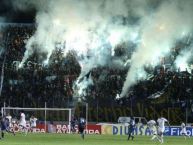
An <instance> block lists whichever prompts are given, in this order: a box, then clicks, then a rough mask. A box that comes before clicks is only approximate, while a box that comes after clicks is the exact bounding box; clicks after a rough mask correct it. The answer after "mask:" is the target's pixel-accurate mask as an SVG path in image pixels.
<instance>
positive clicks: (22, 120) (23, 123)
mask: <svg viewBox="0 0 193 145" xmlns="http://www.w3.org/2000/svg"><path fill="white" fill-rule="evenodd" d="M19 126H20V127H21V129H22V130H23V131H24V132H25V135H27V131H28V129H27V127H26V120H25V114H24V112H23V111H21V112H20V120H19Z"/></svg>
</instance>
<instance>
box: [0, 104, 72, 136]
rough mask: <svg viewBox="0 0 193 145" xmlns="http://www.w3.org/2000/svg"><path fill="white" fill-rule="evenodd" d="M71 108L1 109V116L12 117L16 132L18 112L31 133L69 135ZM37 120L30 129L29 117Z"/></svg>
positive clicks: (17, 129)
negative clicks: (34, 125) (34, 126)
mask: <svg viewBox="0 0 193 145" xmlns="http://www.w3.org/2000/svg"><path fill="white" fill-rule="evenodd" d="M73 110H74V109H72V108H46V107H45V108H19V107H5V106H4V107H2V108H1V112H2V114H3V115H5V116H6V115H11V116H12V128H13V129H14V130H15V131H16V132H17V131H21V130H19V124H18V123H19V119H20V112H21V111H22V112H24V114H25V116H26V124H27V128H29V129H28V130H29V131H31V132H45V133H46V132H49V133H70V132H71V129H70V128H71V126H70V124H71V117H72V113H73V112H72V111H73ZM32 115H33V116H34V117H35V118H37V126H36V128H35V129H33V130H31V129H30V118H31V116H32Z"/></svg>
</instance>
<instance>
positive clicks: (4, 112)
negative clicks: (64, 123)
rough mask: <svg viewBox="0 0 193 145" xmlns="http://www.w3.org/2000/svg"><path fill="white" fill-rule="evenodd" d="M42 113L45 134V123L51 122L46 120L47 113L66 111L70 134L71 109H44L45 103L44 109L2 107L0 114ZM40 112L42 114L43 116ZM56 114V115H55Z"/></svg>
mask: <svg viewBox="0 0 193 145" xmlns="http://www.w3.org/2000/svg"><path fill="white" fill-rule="evenodd" d="M14 110H15V111H17V112H18V111H21V110H22V111H43V112H44V120H42V121H44V129H45V132H46V129H47V128H46V127H47V125H48V123H47V121H51V120H47V119H48V116H49V113H50V112H51V111H52V113H53V111H67V112H68V114H67V115H66V116H68V129H69V131H68V133H71V129H70V128H71V117H72V111H73V109H72V108H47V107H46V103H45V107H44V108H22V107H6V106H5V105H4V107H2V108H1V113H2V115H6V114H7V113H10V112H13V111H14ZM43 112H42V114H43ZM55 114H56V113H55Z"/></svg>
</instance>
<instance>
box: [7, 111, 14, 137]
mask: <svg viewBox="0 0 193 145" xmlns="http://www.w3.org/2000/svg"><path fill="white" fill-rule="evenodd" d="M5 118H6V119H7V120H8V123H9V124H8V126H7V131H8V132H11V133H13V134H14V135H15V131H14V128H13V130H12V129H11V128H12V127H13V125H12V116H11V115H10V114H9V113H8V114H7V115H6V117H5Z"/></svg>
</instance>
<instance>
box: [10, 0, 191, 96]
mask: <svg viewBox="0 0 193 145" xmlns="http://www.w3.org/2000/svg"><path fill="white" fill-rule="evenodd" d="M13 5H14V7H15V9H21V10H23V11H25V10H26V9H28V8H35V9H36V10H37V15H36V23H37V30H36V32H35V34H34V35H33V36H32V37H31V38H30V39H29V40H28V42H27V45H26V48H27V50H26V52H25V55H24V57H23V60H22V62H21V64H20V67H22V66H23V64H24V62H25V61H26V60H27V59H28V57H29V56H30V55H31V54H32V53H33V50H34V46H36V47H38V49H39V52H40V53H42V52H44V53H47V58H46V59H45V61H44V63H46V64H48V63H49V58H50V56H51V54H52V52H53V51H54V49H55V45H56V43H61V44H62V48H63V49H64V52H65V53H64V57H65V54H67V53H68V52H69V51H71V50H74V51H76V53H77V56H78V57H77V60H78V62H79V64H80V66H81V74H80V76H79V78H78V80H79V79H80V78H82V77H84V76H85V75H86V74H87V73H88V72H89V71H90V70H91V69H92V68H95V67H98V66H106V65H109V64H111V62H112V58H113V56H114V50H115V48H116V46H117V45H119V44H121V43H125V42H130V43H134V44H136V46H137V47H136V49H135V51H134V53H133V54H132V56H131V58H128V61H129V62H130V68H129V70H128V74H127V77H126V80H125V83H124V86H123V89H122V93H121V95H120V96H121V97H125V96H127V92H128V89H129V88H130V87H131V86H132V85H134V84H135V83H136V82H137V80H139V79H141V78H144V77H146V72H145V71H144V66H145V65H146V64H151V65H153V66H155V65H156V64H158V63H159V59H160V58H161V57H163V56H165V55H168V54H169V53H170V49H171V48H172V47H174V46H175V44H176V41H178V40H180V39H183V37H186V36H187V35H189V34H190V33H191V32H192V27H193V26H192V24H193V19H192V14H193V1H191V0H185V1H180V0H163V1H161V0H157V1H153V0H143V1H142V0H92V1H91V0H50V1H47V0H42V1H40V2H39V1H36V0H35V1H30V2H28V1H27V0H26V1H25V0H24V1H22V2H20V3H19V2H18V0H17V1H15V2H14V4H13ZM128 50H129V47H128ZM88 56H89V57H88ZM182 56H183V57H187V56H186V55H182ZM113 61H114V60H113ZM126 61H127V60H126ZM126 61H123V60H122V58H120V59H117V60H116V62H119V64H121V67H124V63H126ZM112 64H113V63H112ZM115 64H117V63H115ZM112 67H113V66H112ZM141 75H142V76H141ZM85 81H86V80H84V82H83V83H82V84H86V85H87V84H89V83H85ZM79 85H80V84H79ZM84 86H85V85H84ZM80 88H84V87H80Z"/></svg>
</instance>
